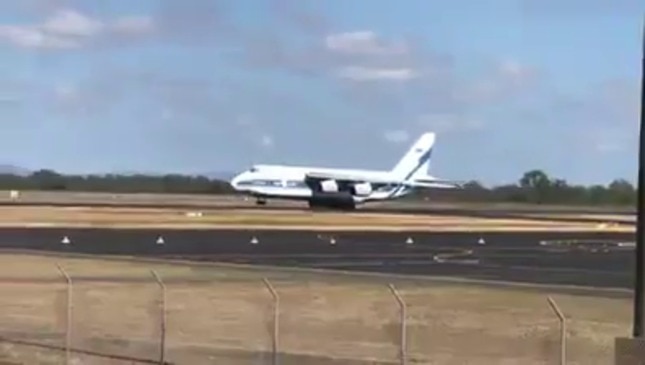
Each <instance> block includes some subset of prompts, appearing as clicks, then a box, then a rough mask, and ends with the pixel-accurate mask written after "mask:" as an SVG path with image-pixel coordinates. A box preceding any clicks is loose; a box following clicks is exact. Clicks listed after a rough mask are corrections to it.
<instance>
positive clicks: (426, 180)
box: [230, 132, 460, 210]
mask: <svg viewBox="0 0 645 365" xmlns="http://www.w3.org/2000/svg"><path fill="white" fill-rule="evenodd" d="M434 143H435V134H434V133H432V132H428V133H424V134H423V135H422V136H421V137H420V138H419V139H418V140H417V141H416V142H415V143H414V144H413V145H412V146H411V147H410V149H409V150H408V151H407V153H406V154H405V155H404V156H403V158H401V160H400V161H399V162H398V163H397V164H396V165H395V166H394V168H393V169H392V170H390V171H378V170H356V169H340V168H320V167H300V166H284V165H254V166H252V167H251V168H250V169H248V170H246V171H244V172H242V173H240V174H239V175H237V176H235V177H234V178H233V179H232V180H231V181H230V184H231V186H232V187H233V188H234V189H235V190H236V191H238V192H242V193H244V194H246V195H251V196H254V197H255V198H256V199H257V204H259V205H265V204H266V201H267V199H290V200H303V201H307V202H308V203H309V206H310V207H311V208H316V207H324V208H336V209H347V210H352V209H355V208H356V206H357V205H359V204H363V203H366V202H371V201H384V200H391V199H397V198H401V197H403V196H406V195H408V194H410V193H411V192H412V191H413V190H414V189H418V188H457V187H460V184H459V183H456V182H449V181H443V180H439V179H437V178H435V177H433V176H430V175H428V172H429V165H430V157H431V155H432V149H433V146H434Z"/></svg>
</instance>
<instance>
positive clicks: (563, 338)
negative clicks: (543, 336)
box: [547, 296, 567, 365]
mask: <svg viewBox="0 0 645 365" xmlns="http://www.w3.org/2000/svg"><path fill="white" fill-rule="evenodd" d="M547 301H548V302H549V306H551V309H552V310H553V312H554V313H555V315H556V316H558V320H559V321H560V365H565V364H566V363H567V318H566V317H565V316H564V314H562V311H561V310H560V308H559V307H558V304H557V303H556V302H555V300H553V298H551V297H550V296H549V297H548V298H547Z"/></svg>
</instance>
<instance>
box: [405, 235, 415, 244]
mask: <svg viewBox="0 0 645 365" xmlns="http://www.w3.org/2000/svg"><path fill="white" fill-rule="evenodd" d="M405 243H407V244H408V245H411V244H413V243H414V240H413V239H412V237H410V236H408V239H407V240H405Z"/></svg>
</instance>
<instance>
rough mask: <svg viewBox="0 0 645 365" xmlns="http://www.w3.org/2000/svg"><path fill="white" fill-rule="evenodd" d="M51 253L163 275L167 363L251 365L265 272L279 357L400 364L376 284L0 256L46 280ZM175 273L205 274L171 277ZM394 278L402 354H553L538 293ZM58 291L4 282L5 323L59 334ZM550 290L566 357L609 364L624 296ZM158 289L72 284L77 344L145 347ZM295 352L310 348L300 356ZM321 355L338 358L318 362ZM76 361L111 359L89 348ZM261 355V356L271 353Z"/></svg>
mask: <svg viewBox="0 0 645 365" xmlns="http://www.w3.org/2000/svg"><path fill="white" fill-rule="evenodd" d="M55 261H58V262H60V263H61V264H62V266H63V267H65V268H66V269H67V271H68V272H70V274H71V275H72V276H73V277H79V276H88V275H95V276H126V277H129V278H134V277H139V278H144V277H145V278H150V273H149V270H150V269H151V268H154V269H155V270H157V272H159V273H160V274H161V276H162V277H163V278H165V280H166V281H167V282H168V284H167V286H168V292H167V311H168V312H167V315H168V332H167V346H168V348H167V349H168V358H169V359H170V360H171V361H176V362H177V363H190V364H212V363H227V364H229V363H230V364H238V363H239V364H242V363H251V362H253V361H252V360H250V359H255V363H259V362H258V361H257V359H258V356H259V355H257V353H258V352H262V351H269V350H270V344H271V342H270V338H271V337H270V336H271V299H270V298H271V297H270V295H269V293H268V291H267V290H266V288H265V287H264V286H263V284H262V282H261V278H262V277H263V275H267V276H269V277H270V280H271V281H272V283H273V285H274V286H275V288H276V290H277V291H278V292H279V295H280V300H281V312H280V313H281V318H280V349H281V351H283V352H285V353H286V354H285V355H283V358H282V359H283V360H284V362H282V363H288V364H296V363H298V364H305V363H311V364H323V363H326V364H332V363H338V364H346V363H350V362H349V360H350V359H354V360H358V359H362V360H370V359H372V360H374V361H375V360H388V361H390V362H394V361H395V360H396V356H397V344H398V342H397V341H398V335H399V333H398V328H399V324H398V316H397V307H396V302H395V301H394V299H393V297H392V296H391V295H390V293H389V291H388V290H387V288H386V286H385V284H386V282H385V281H383V280H376V279H369V280H368V279H366V278H365V277H360V276H359V275H356V276H346V277H343V278H342V279H339V277H338V276H334V277H327V276H324V275H321V274H294V273H293V272H283V271H281V270H278V269H276V270H275V271H271V272H264V273H263V272H259V271H257V270H250V269H249V270H247V269H243V268H239V269H235V268H232V267H231V266H226V268H223V267H220V268H216V267H215V266H213V267H207V266H200V267H199V268H190V267H187V266H170V265H164V264H154V265H153V264H143V263H136V264H135V263H125V262H113V261H99V260H89V259H69V258H58V259H54V258H45V257H38V256H28V255H6V256H0V276H2V277H7V276H14V277H15V276H18V275H21V276H40V277H55V276H56V275H57V273H56V269H55V267H54V263H55ZM17 270H20V271H19V272H17ZM180 278H183V279H187V278H193V279H201V280H204V279H208V281H206V282H202V283H186V282H184V283H180V282H176V280H178V279H180ZM172 280H175V282H171V281H172ZM61 281H62V280H61ZM397 287H398V288H399V291H400V292H401V294H402V296H403V297H404V298H405V301H406V302H407V305H408V339H409V344H408V351H409V354H410V356H411V358H412V360H413V362H412V363H441V364H463V363H477V364H547V363H553V362H555V361H556V359H557V351H558V326H557V320H556V319H555V317H554V315H553V314H552V313H551V312H550V309H549V307H548V305H547V303H546V295H547V293H546V292H539V291H537V290H527V289H510V288H490V287H483V286H476V285H465V284H455V283H450V284H448V283H441V282H438V281H424V280H420V281H414V280H409V281H401V282H399V283H397ZM64 294H65V292H64V287H63V284H62V283H61V284H53V283H47V284H44V283H31V284H17V283H16V284H11V283H3V284H2V285H0V309H1V310H2V313H3V315H2V316H1V317H0V326H1V328H3V329H4V330H3V332H5V333H8V334H10V335H12V336H17V335H18V334H17V332H20V333H22V336H23V337H27V338H37V335H43V334H50V335H52V336H53V337H52V338H53V340H52V341H54V342H56V343H58V344H62V343H63V339H64V323H65V320H64V318H65V295H64ZM554 297H555V299H556V300H557V302H558V303H559V305H560V306H561V308H562V310H563V311H564V312H565V313H566V314H567V315H568V317H569V320H570V323H569V328H570V330H569V333H568V336H569V342H568V343H569V363H570V364H585V365H587V364H607V363H611V361H612V360H611V359H612V351H613V339H614V337H616V336H623V335H627V334H628V330H629V321H630V313H631V312H630V301H629V299H616V298H614V299H612V298H607V297H590V296H574V295H566V294H558V295H556V296H554ZM158 298H159V292H158V288H157V286H156V285H155V284H154V282H153V281H150V282H149V283H113V282H102V283H98V282H83V281H79V282H77V283H76V284H75V287H74V307H73V308H74V320H73V324H74V327H73V329H74V335H73V341H74V344H75V345H77V346H81V347H83V348H91V349H94V350H100V351H103V352H120V353H123V354H130V355H138V356H146V357H153V356H154V355H155V354H156V353H157V347H156V345H155V343H156V341H157V339H158V338H159V327H158V323H159V322H158V318H159V314H160V312H159V307H158V305H157V304H158V303H157V302H156V300H157V299H158ZM1 353H4V354H7V355H6V356H7V357H13V358H14V359H16V358H22V359H26V358H29V359H32V362H33V359H34V357H39V360H38V361H40V363H46V361H51V363H57V361H60V359H61V357H60V354H56V353H54V352H45V351H34V350H31V349H27V348H26V347H21V346H15V345H8V344H5V345H3V346H2V347H0V354H1ZM253 353H256V355H252V354H253ZM233 354H237V355H235V356H234V355H233ZM243 354H246V357H244V356H243ZM298 356H300V357H298ZM304 356H309V357H307V358H306V359H307V361H304V360H303V359H305V358H304ZM328 357H332V358H336V359H337V362H332V361H329V360H328V362H323V361H322V360H323V359H324V358H328ZM0 359H1V357H0ZM83 360H84V362H83V363H87V364H99V363H100V364H102V363H108V362H99V361H98V360H97V359H96V358H92V357H89V356H84V358H83ZM288 360H290V361H288ZM264 363H270V361H269V358H268V357H266V362H264Z"/></svg>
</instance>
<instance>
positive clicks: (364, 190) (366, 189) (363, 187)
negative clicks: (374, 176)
mask: <svg viewBox="0 0 645 365" xmlns="http://www.w3.org/2000/svg"><path fill="white" fill-rule="evenodd" d="M354 194H356V195H359V196H368V195H370V194H372V184H370V183H368V182H366V183H360V184H355V185H354Z"/></svg>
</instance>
